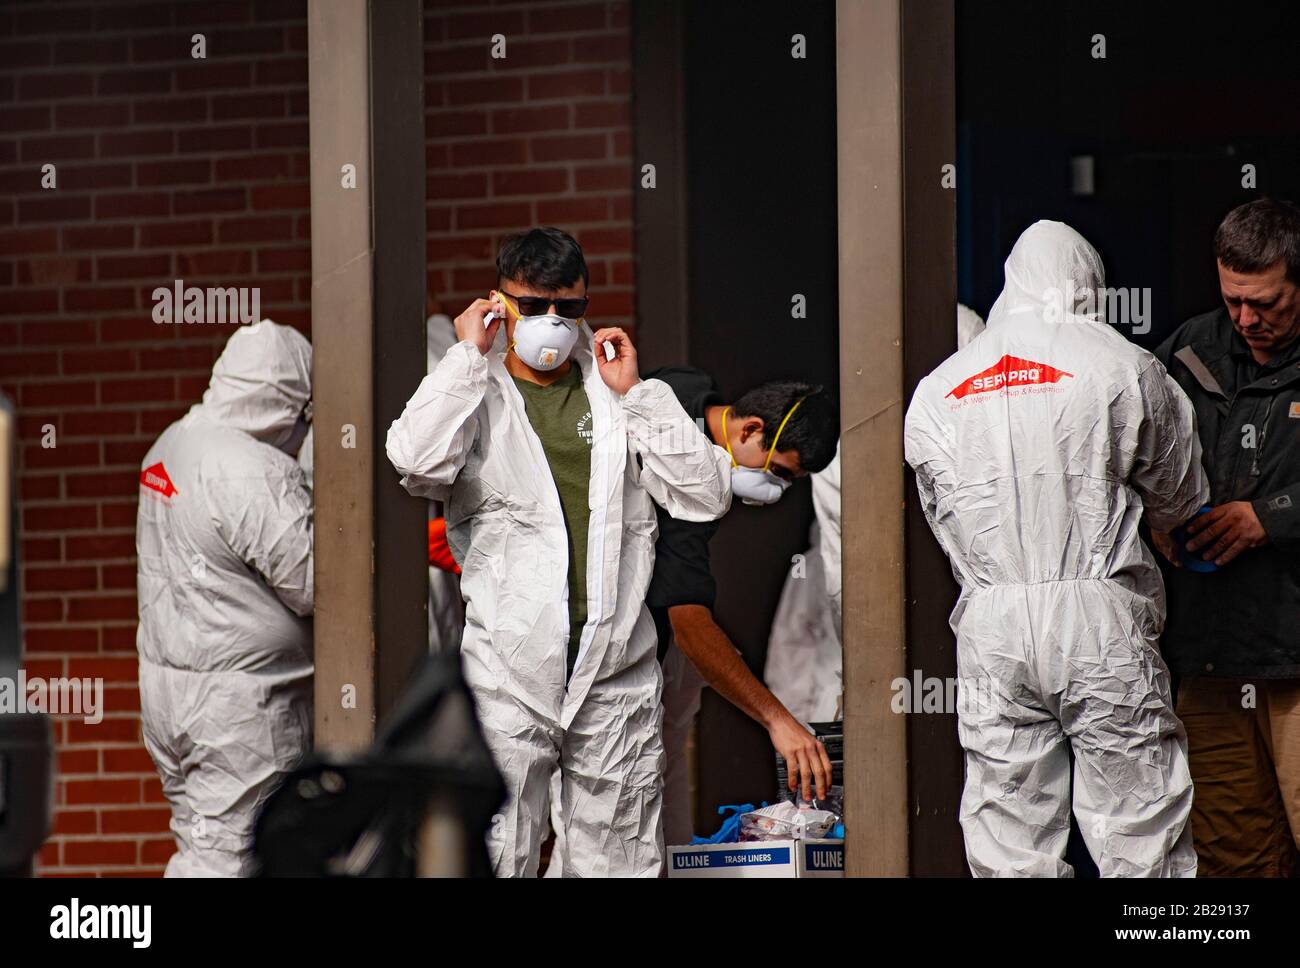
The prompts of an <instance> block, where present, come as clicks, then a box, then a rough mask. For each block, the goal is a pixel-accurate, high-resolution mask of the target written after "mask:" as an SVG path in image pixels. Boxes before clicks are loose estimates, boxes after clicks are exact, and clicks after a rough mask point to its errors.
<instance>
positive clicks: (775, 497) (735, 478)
mask: <svg viewBox="0 0 1300 968" xmlns="http://www.w3.org/2000/svg"><path fill="white" fill-rule="evenodd" d="M803 401H804V398H803V397H800V398H799V399H798V400H796V401H795V402H794V406H793V407H791V408H790V411H789V413H787V414H786V415H785V419H783V420H782V421H781V426H780V427H778V428H776V435H775V436H774V437H773V438H772V446H771V447H770V448H769V449H768V452H767V460H765V461H764V462H763V466H762V467H742V466H741V464H740V463H739V462H738V461H737V460H736V455H735V454H733V453H732V452H731V438H730V437H728V436H727V414H728V413H729V412H730V411H731V408H730V407H727V408H726V409H725V410H723V411H722V439H723V440H724V441H725V442H726V444H727V456H728V457H730V458H731V493H732V494H734V495H736V497H738V498H740V499H741V500H742V501H743V502H744V503H746V504H775V503H776V502H777V501H779V500H781V495H782V494H784V493H785V489H786V488H787V487H789V486H790V482H789V481H787V480H786V479H785V478H783V477H777V476H776V475H775V474H773V473H772V472H771V471H769V470H768V468H769V467H771V466H772V455H773V454H775V453H776V442H777V441H778V440H780V439H781V431H783V430H785V425H786V424H788V423H789V422H790V418H791V417H793V416H794V412H795V411H796V410H798V409H799V404H801V403H803Z"/></svg>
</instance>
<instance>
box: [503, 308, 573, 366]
mask: <svg viewBox="0 0 1300 968" xmlns="http://www.w3.org/2000/svg"><path fill="white" fill-rule="evenodd" d="M493 295H498V296H501V302H502V303H504V304H505V307H506V309H507V310H508V311H509V313H510V315H511V316H513V317H514V318H515V335H514V339H512V340H511V341H510V345H509V346H508V347H507V349H508V350H513V351H514V353H515V355H516V356H517V357H519V359H521V360H523V361H524V362H525V363H527V364H528V365H529V366H531V367H532V368H533V369H534V370H554V369H555V368H556V367H557V366H560V365H562V364H563V363H564V361H565V360H567V359H568V358H569V354H570V353H572V352H573V347H574V346H575V345H576V344H577V342H578V324H579V323H581V322H582V320H580V319H578V320H573V319H565V318H564V317H563V316H556V315H555V314H554V313H547V314H546V315H544V316H520V315H519V313H518V312H517V311H516V310H515V307H514V306H512V305H510V300H509V299H507V298H506V297H505V295H504V294H503V293H493Z"/></svg>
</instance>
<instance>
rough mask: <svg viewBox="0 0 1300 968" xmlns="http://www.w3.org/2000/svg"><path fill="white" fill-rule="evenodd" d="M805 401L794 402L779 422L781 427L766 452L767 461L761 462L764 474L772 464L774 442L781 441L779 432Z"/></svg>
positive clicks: (802, 399) (803, 398)
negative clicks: (770, 447)
mask: <svg viewBox="0 0 1300 968" xmlns="http://www.w3.org/2000/svg"><path fill="white" fill-rule="evenodd" d="M807 399H808V398H807V397H800V398H799V399H798V400H796V401H795V402H794V406H793V407H791V408H790V412H789V413H787V414H786V415H785V419H784V420H782V421H781V426H779V427H777V428H776V436H775V437H773V438H772V449H771V450H769V451H768V452H767V460H766V461H764V462H763V472H764V473H766V472H767V469H768V467H770V466H771V464H772V455H773V454H775V453H776V442H777V441H778V440H780V439H781V431H783V430H785V425H786V424H788V423H789V422H790V418H791V417H793V416H794V412H795V411H796V410H798V409H799V404H801V403H803V402H804V401H805V400H807Z"/></svg>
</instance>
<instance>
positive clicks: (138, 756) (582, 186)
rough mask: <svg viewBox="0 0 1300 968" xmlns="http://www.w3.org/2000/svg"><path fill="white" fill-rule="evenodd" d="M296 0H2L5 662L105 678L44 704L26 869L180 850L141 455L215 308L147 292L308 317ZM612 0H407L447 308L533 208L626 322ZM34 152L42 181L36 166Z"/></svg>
mask: <svg viewBox="0 0 1300 968" xmlns="http://www.w3.org/2000/svg"><path fill="white" fill-rule="evenodd" d="M305 10H306V4H305V0H289V2H276V0H256V2H255V3H250V2H204V0H198V2H178V0H173V2H167V3H150V4H141V3H133V2H120V3H115V2H111V0H101V2H99V3H96V4H93V5H92V4H88V3H78V2H48V0H47V2H32V3H15V4H9V5H7V6H5V7H4V8H3V9H2V10H0V388H3V390H4V392H5V393H7V394H8V395H9V396H10V397H11V399H13V400H14V401H15V403H16V404H17V406H18V409H19V421H20V438H21V439H20V443H19V474H20V499H21V520H22V528H23V535H22V537H23V548H22V553H23V582H24V600H23V614H24V621H25V633H26V649H27V653H26V661H25V663H24V665H25V667H26V669H27V671H28V674H29V675H33V676H36V675H40V676H51V677H52V676H64V675H66V676H89V677H99V676H102V677H103V678H104V680H105V707H106V713H105V718H104V721H103V722H102V723H100V724H98V725H94V726H91V725H86V724H84V723H82V722H81V721H80V720H79V719H77V718H75V717H74V718H60V719H59V720H58V721H57V723H56V731H57V732H56V735H57V738H58V741H59V781H58V785H57V790H56V813H55V825H54V834H53V836H52V837H51V839H50V841H49V843H47V844H46V846H45V848H44V849H43V850H42V852H41V855H40V862H39V865H38V869H39V871H40V872H41V873H44V874H80V875H93V874H106V875H107V874H111V875H121V874H149V875H152V874H157V873H160V872H161V869H162V865H163V864H164V863H165V861H166V858H167V857H168V855H169V854H170V853H171V851H172V849H173V848H172V842H171V838H170V836H169V834H168V832H167V817H168V810H167V807H166V805H165V801H164V799H163V798H162V795H161V791H160V788H159V783H158V779H157V776H156V774H155V772H154V769H153V765H152V762H151V761H150V759H149V756H148V754H147V753H146V752H145V750H144V749H143V747H142V746H141V744H140V740H139V721H138V710H139V695H138V692H137V690H136V685H135V669H136V654H135V616H136V603H135V562H134V525H135V502H136V498H137V489H138V468H139V461H140V458H141V457H142V456H143V454H144V452H145V450H146V449H147V448H148V446H149V444H150V443H151V442H152V440H153V438H154V437H155V436H156V435H157V434H158V432H159V431H161V430H162V428H163V427H165V426H166V425H167V424H168V423H170V422H171V421H172V420H174V419H176V418H177V417H178V416H180V415H181V414H182V413H184V411H185V410H186V409H188V407H189V406H190V405H191V404H192V403H194V402H197V400H198V399H199V397H200V396H201V394H202V391H203V388H204V387H205V386H206V384H207V379H208V371H209V370H210V367H211V364H212V361H213V360H214V359H215V357H216V354H217V353H218V352H219V350H220V347H221V345H222V344H223V343H224V340H225V339H226V338H227V337H228V335H229V328H228V327H219V326H174V327H168V326H159V325H156V324H154V323H153V322H152V321H151V319H150V310H151V302H150V293H151V292H152V290H153V289H154V287H155V286H159V285H163V286H167V285H170V284H171V282H172V281H173V280H175V279H184V280H185V282H186V284H187V285H197V286H254V285H255V286H258V287H260V289H261V298H262V313H263V315H265V316H269V317H271V318H273V319H276V320H277V321H279V322H287V323H291V324H293V325H296V326H298V327H300V328H301V329H303V330H304V331H305V332H309V331H310V314H309V298H310V251H309V239H310V226H309V222H308V210H309V199H308V154H307V144H308V129H307V88H306V84H307V57H306V45H307V32H306V19H305ZM627 21H628V4H627V2H607V0H589V2H580V3H574V2H568V3H558V2H557V3H549V2H530V3H499V4H493V5H488V4H487V3H486V2H479V3H465V2H461V3H446V2H439V0H426V19H425V47H426V81H427V85H428V87H427V106H428V114H427V116H426V131H427V135H428V167H429V180H428V199H429V201H428V223H429V240H428V250H429V263H430V271H429V277H430V280H429V281H430V286H431V289H432V291H433V293H434V294H435V295H436V296H438V297H439V298H440V300H441V302H442V303H443V306H444V308H445V309H446V310H447V311H449V312H450V313H451V314H452V315H455V314H456V313H457V312H459V310H460V308H462V307H463V305H464V304H465V303H467V302H468V301H469V300H470V299H471V298H473V297H474V296H477V295H481V294H482V293H483V292H484V291H486V290H487V289H488V288H490V287H491V286H492V284H493V282H494V281H495V279H494V273H493V270H492V268H491V266H492V261H493V257H494V254H495V251H496V246H497V244H498V242H499V240H500V238H501V237H502V236H503V235H505V234H507V233H509V232H512V231H516V230H518V229H520V228H524V227H526V226H528V225H532V224H535V223H538V222H542V223H551V224H558V225H561V226H563V227H566V228H569V229H571V230H572V231H574V232H575V234H576V235H577V236H578V238H579V239H580V241H581V242H582V243H583V245H584V247H585V248H586V250H587V253H588V260H589V262H590V263H591V268H592V285H593V289H594V290H595V291H594V296H595V299H594V302H593V306H592V313H591V314H592V316H593V319H596V320H598V321H599V322H602V323H604V322H615V323H629V322H630V321H631V314H632V305H633V302H632V300H633V279H632V238H631V203H632V195H631V185H632V180H633V172H632V167H631V132H630V97H629V74H630V63H629V38H628V28H627ZM195 32H203V33H204V34H205V35H206V38H207V59H206V60H204V61H195V60H193V59H191V57H190V36H191V34H193V33H195ZM495 33H502V34H505V35H506V37H507V57H506V59H505V60H504V61H498V60H493V59H492V58H491V57H490V56H489V47H490V37H491V35H492V34H495ZM46 163H52V164H54V165H56V166H57V176H58V188H57V189H56V190H43V189H42V188H41V187H40V168H41V166H42V165H44V164H46ZM46 425H53V426H54V428H55V431H56V435H57V436H56V441H57V446H55V447H53V448H45V447H42V446H41V443H40V441H41V436H42V428H43V427H44V426H46Z"/></svg>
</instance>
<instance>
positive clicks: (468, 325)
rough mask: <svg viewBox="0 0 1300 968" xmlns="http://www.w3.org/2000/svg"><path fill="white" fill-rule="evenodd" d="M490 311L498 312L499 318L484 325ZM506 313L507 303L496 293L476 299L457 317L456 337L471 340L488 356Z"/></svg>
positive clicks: (462, 340) (463, 340) (461, 339)
mask: <svg viewBox="0 0 1300 968" xmlns="http://www.w3.org/2000/svg"><path fill="white" fill-rule="evenodd" d="M488 313H496V314H497V318H496V319H494V320H492V322H491V323H490V324H489V325H487V326H484V325H483V317H484V316H486V315H487V314H488ZM505 315H506V307H505V303H503V302H502V301H501V297H500V296H498V295H497V294H496V293H492V298H491V299H475V300H474V301H473V302H472V303H470V304H469V308H468V309H466V310H465V311H464V312H463V313H461V314H460V315H459V316H457V317H456V321H455V322H456V338H457V339H458V340H460V341H461V342H462V343H463V342H465V340H469V341H470V342H471V343H473V344H474V345H475V346H477V347H478V351H479V352H480V353H482V354H483V355H484V356H487V355H488V352H489V351H490V350H491V349H492V342H493V340H495V339H496V338H497V330H498V329H500V328H501V323H502V321H503V320H504V319H505Z"/></svg>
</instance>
